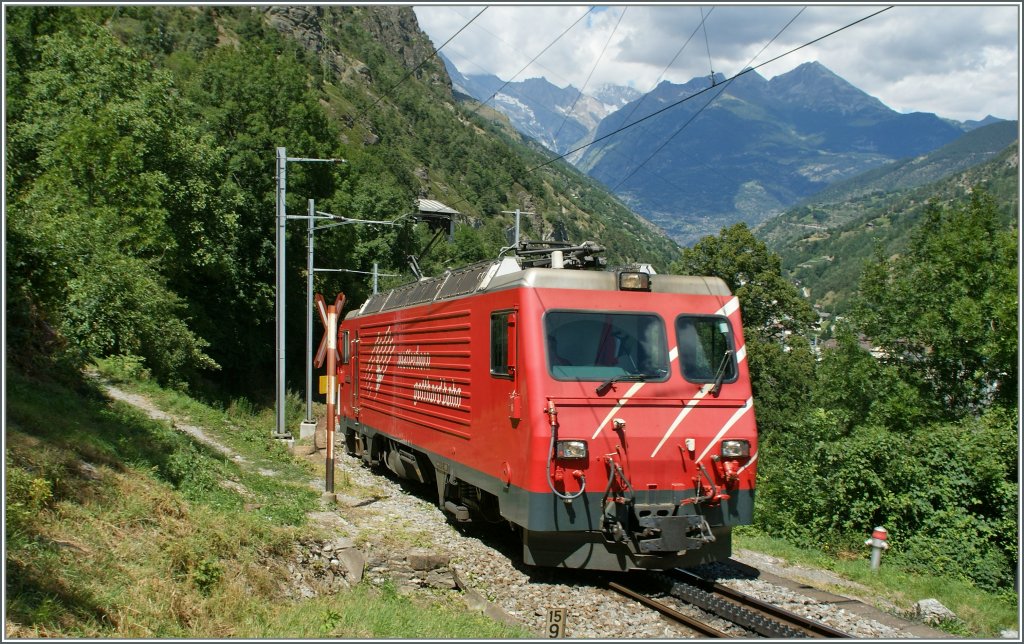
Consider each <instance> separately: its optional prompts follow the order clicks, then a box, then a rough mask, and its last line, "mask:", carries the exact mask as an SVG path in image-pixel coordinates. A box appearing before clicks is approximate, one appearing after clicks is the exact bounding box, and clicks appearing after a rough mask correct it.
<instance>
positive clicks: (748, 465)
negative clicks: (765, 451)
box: [736, 452, 757, 474]
mask: <svg viewBox="0 0 1024 644" xmlns="http://www.w3.org/2000/svg"><path fill="white" fill-rule="evenodd" d="M756 460H757V452H754V454H753V455H752V456H751V457H750V460H748V461H747V463H746V465H744V466H743V467H741V468H740V469H739V470H737V472H736V473H737V474H740V473H742V472H743V470H745V469H747V468H748V467H750V466H751V465H753V464H754V461H756Z"/></svg>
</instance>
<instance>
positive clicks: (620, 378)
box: [594, 369, 665, 396]
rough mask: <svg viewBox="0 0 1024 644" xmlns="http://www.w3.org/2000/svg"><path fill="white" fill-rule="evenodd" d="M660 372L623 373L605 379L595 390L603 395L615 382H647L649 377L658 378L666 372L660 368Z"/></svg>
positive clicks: (599, 394)
mask: <svg viewBox="0 0 1024 644" xmlns="http://www.w3.org/2000/svg"><path fill="white" fill-rule="evenodd" d="M658 372H659V373H622V374H619V375H617V376H612V377H611V378H609V379H608V380H605V381H604V382H602V383H601V384H600V385H598V386H597V389H595V390H594V391H595V392H596V393H597V395H598V396H603V395H605V393H607V391H608V390H609V389H610V388H611V386H612V383H614V382H624V381H628V382H647V379H648V378H658V377H661V376H663V375H664V374H665V370H664V369H658Z"/></svg>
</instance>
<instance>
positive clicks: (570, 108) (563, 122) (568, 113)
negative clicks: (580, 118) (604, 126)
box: [551, 7, 629, 143]
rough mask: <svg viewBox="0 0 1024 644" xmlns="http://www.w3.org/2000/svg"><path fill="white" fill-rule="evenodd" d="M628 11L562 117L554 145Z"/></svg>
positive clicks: (620, 18) (624, 10)
mask: <svg viewBox="0 0 1024 644" xmlns="http://www.w3.org/2000/svg"><path fill="white" fill-rule="evenodd" d="M628 9H629V7H624V8H623V9H622V13H620V14H619V19H618V20H616V21H615V27H614V28H613V29H612V32H611V33H610V34H608V40H606V41H605V43H604V47H602V48H601V55H600V56H598V57H597V60H595V61H594V66H593V67H591V68H590V73H589V74H587V79H586V80H585V81H583V87H581V88H580V89H579V91H578V93H577V94H576V98H574V99H573V101H572V105H571V106H569V110H568V111H567V112H566V113H565V115H564V116H563V117H562V122H561V123H560V124H559V125H558V129H557V130H556V131H555V136H554V137H552V139H551V141H552V142H553V143H554V142H557V141H558V135H559V134H560V133H561V132H562V128H563V127H565V122H566V121H567V120H569V115H570V114H572V112H573V110H575V109H576V103H578V102H579V100H580V97H581V96H583V90H585V89H587V85H588V84H589V83H590V78H591V77H592V76H593V75H594V72H595V71H597V66H598V64H599V63H600V62H601V59H602V58H604V54H605V52H606V51H608V45H610V44H611V42H612V38H614V37H615V32H616V31H618V30H619V24H621V23H622V18H623V16H625V15H626V11H627V10H628Z"/></svg>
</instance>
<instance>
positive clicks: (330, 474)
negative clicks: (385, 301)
mask: <svg viewBox="0 0 1024 644" xmlns="http://www.w3.org/2000/svg"><path fill="white" fill-rule="evenodd" d="M337 355H338V309H337V306H336V305H335V304H331V305H330V306H328V307H327V463H326V464H325V468H326V475H325V491H326V492H327V493H328V494H334V399H335V396H336V394H337V386H336V381H337V378H338V361H337V358H336V356H337Z"/></svg>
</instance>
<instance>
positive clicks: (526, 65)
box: [472, 7, 594, 114]
mask: <svg viewBox="0 0 1024 644" xmlns="http://www.w3.org/2000/svg"><path fill="white" fill-rule="evenodd" d="M593 10H594V7H591V8H590V9H588V10H587V12H586V13H584V14H583V15H582V16H580V17H579V18H577V19H576V22H574V23H572V24H571V25H569V26H568V27H566V28H565V30H564V31H563V32H562V33H560V34H558V36H557V37H556V38H555V39H554V40H552V41H551V42H550V43H548V46H547V47H545V48H544V49H542V50H540V53H539V54H537V55H536V56H534V57H533V59H532V60H530V62H528V63H526V64H525V65H524V66H523V68H522V69H520V70H519V71H518V72H516V73H515V74H514V75H513V76H512V78H509V79H508V80H507V81H505V82H504V83H503V84H502V86H501V87H499V88H498V89H497V90H495V92H494V93H493V94H491V95H490V96H489V97H488V98H487V100H486V101H484V102H482V103H480V105H478V106H477V108H476V109H474V110H473V111H472V114H476V113H477V112H478V111H479V110H480V108H481V107H483V106H484V105H487V103H489V102H490V101H491V99H492V98H494V97H495V96H497V95H498V94H500V93H501V90H503V89H505V86H506V85H508V84H509V83H511V82H512V81H514V80H515V79H516V76H519V75H520V74H522V73H523V72H524V71H526V69H527V68H528V67H529V66H530V65H532V64H533V63H534V61H535V60H537V59H538V58H540V57H541V56H543V55H544V52H546V51H547V50H549V49H551V48H552V47H553V46H554V45H555V43H556V42H558V41H559V40H561V39H562V36H564V35H565V34H567V33H569V31H570V30H571V29H572V28H573V27H575V26H576V25H578V24H579V23H580V21H581V20H583V19H584V18H586V17H587V16H588V15H590V12H591V11H593Z"/></svg>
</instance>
